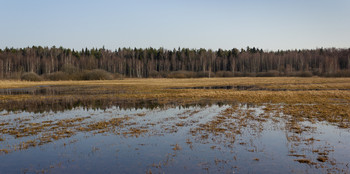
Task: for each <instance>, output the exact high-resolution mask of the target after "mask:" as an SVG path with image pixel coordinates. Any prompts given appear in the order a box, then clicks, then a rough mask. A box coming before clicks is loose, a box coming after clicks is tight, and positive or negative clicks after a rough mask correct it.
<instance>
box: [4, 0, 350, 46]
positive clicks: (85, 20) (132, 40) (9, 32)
mask: <svg viewBox="0 0 350 174" xmlns="http://www.w3.org/2000/svg"><path fill="white" fill-rule="evenodd" d="M0 2H1V6H0V14H1V15H2V16H4V19H3V25H2V27H1V28H0V38H1V42H0V48H1V49H4V48H5V47H14V48H23V47H28V46H29V47H32V46H33V45H34V46H43V47H46V46H47V47H52V46H56V47H60V46H62V47H64V48H71V49H76V50H81V49H82V48H93V47H94V48H101V47H103V46H104V47H105V48H106V49H110V50H114V49H117V48H123V47H130V48H135V47H136V48H149V47H153V48H160V47H163V48H165V49H168V50H172V49H174V48H175V49H177V48H178V47H181V48H194V49H199V48H205V49H212V50H217V49H219V48H221V49H226V50H227V49H232V48H238V49H241V48H246V47H247V46H249V47H256V48H260V49H263V50H269V51H276V50H294V49H316V48H322V47H323V48H332V47H335V48H349V47H350V30H349V28H350V18H349V16H350V10H349V9H350V1H347V0H335V1H328V0H318V1H316V0H310V1H307V2H306V1H301V0H294V1H292V0H284V1H277V0H268V1H264V2H261V1H258V0H251V1H243V2H242V1H229V0H221V1H208V0H204V1H199V0H192V1H184V0H180V1H160V0H151V1H140V0H132V1H111V0H103V1H82V0H77V1H74V2H73V1H67V0H63V1H56V0H53V1H44V0H33V1H24V0H13V1H0Z"/></svg>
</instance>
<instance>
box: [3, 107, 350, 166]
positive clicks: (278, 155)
mask: <svg viewBox="0 0 350 174" xmlns="http://www.w3.org/2000/svg"><path fill="white" fill-rule="evenodd" d="M280 107H283V106H280ZM0 129H1V130H0V133H1V134H0V138H1V141H0V149H1V151H0V173H37V172H45V173H46V172H47V173H151V172H152V173H163V172H164V173H219V172H220V173H349V172H350V169H349V167H350V166H349V165H350V164H349V163H350V130H349V129H340V128H338V127H337V126H334V125H332V124H330V123H327V122H310V121H308V120H296V119H295V118H293V117H291V116H288V115H284V114H283V113H281V112H280V111H279V110H274V111H271V110H269V109H268V107H267V106H265V105H261V106H249V105H244V104H236V105H222V106H219V105H207V106H190V107H181V106H171V107H162V108H159V107H155V108H153V109H133V108H131V109H122V108H119V107H110V108H108V109H87V108H83V107H77V108H73V109H71V110H66V111H61V112H42V113H33V112H25V111H15V112H8V111H2V112H0Z"/></svg>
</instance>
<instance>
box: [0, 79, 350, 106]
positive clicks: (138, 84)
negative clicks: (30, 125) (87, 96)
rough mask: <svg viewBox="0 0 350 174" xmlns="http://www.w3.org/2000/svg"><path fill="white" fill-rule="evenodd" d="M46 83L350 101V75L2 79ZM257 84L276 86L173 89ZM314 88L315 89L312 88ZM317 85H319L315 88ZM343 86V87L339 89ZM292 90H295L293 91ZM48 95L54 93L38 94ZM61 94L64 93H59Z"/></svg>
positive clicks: (171, 94)
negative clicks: (253, 88) (340, 76)
mask: <svg viewBox="0 0 350 174" xmlns="http://www.w3.org/2000/svg"><path fill="white" fill-rule="evenodd" d="M45 85H50V86H51V85H53V86H56V85H60V86H71V87H72V88H80V87H81V86H85V87H89V86H91V87H94V88H91V89H89V88H86V89H85V90H87V89H88V90H90V92H93V90H95V91H96V96H98V97H117V98H119V99H158V100H160V101H169V100H183V101H192V102H193V101H194V102H195V101H197V100H202V99H214V100H218V99H219V100H229V101H237V102H249V103H267V102H268V103H328V102H349V101H350V79H349V78H294V77H289V78H285V77H276V78H246V77H245V78H211V79H208V78H202V79H124V80H110V81H44V82H25V81H0V88H27V87H37V86H45ZM237 85H240V86H256V87H257V88H261V89H277V90H278V89H283V90H287V91H272V90H257V91H246V90H234V89H232V90H226V89H216V90H213V89H171V88H181V87H198V86H237ZM310 89H311V90H310ZM315 89H319V91H318V90H315ZM336 89H341V90H336ZM103 90H113V91H121V90H123V91H124V92H123V93H118V94H112V95H103V94H100V93H99V92H100V91H103ZM289 90H292V91H289ZM34 97H37V98H39V97H40V98H41V99H43V98H48V97H50V98H51V97H54V96H45V97H44V96H34ZM56 97H60V96H56ZM26 98H33V96H28V95H20V96H18V95H17V96H13V95H0V99H2V100H23V99H26Z"/></svg>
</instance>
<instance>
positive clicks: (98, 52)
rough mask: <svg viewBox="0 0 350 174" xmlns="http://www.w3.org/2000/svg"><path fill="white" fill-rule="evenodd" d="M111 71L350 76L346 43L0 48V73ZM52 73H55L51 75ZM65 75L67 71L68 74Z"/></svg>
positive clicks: (58, 76)
mask: <svg viewBox="0 0 350 174" xmlns="http://www.w3.org/2000/svg"><path fill="white" fill-rule="evenodd" d="M94 70H99V71H104V72H108V73H109V74H111V75H113V77H136V78H148V77H153V78H158V77H170V78H171V77H173V78H174V77H175V78H182V77H215V76H216V77H233V76H305V77H306V76H329V77H335V76H337V77H344V76H350V49H336V48H327V49H324V48H320V49H313V50H287V51H263V50H262V49H257V48H249V47H247V48H245V49H240V50H239V49H235V48H234V49H232V50H222V49H218V50H216V51H213V50H210V49H209V50H206V49H187V48H178V49H173V50H167V49H164V48H159V49H154V48H147V49H137V48H134V49H132V48H119V49H117V50H115V51H111V50H107V49H105V48H100V49H96V48H93V49H87V48H86V49H82V50H79V51H77V50H74V49H66V48H62V47H60V48H56V47H51V48H48V47H40V46H38V47H37V46H33V47H27V48H19V49H15V48H5V49H0V78H1V79H11V78H12V79H16V78H17V79H19V78H20V77H21V76H22V75H23V74H24V73H27V72H32V73H36V74H38V75H39V76H42V77H46V78H49V79H51V80H55V78H53V77H56V80H64V78H63V77H64V76H69V75H74V74H79V73H82V72H90V71H94ZM55 75H56V76H55ZM67 78H68V77H67Z"/></svg>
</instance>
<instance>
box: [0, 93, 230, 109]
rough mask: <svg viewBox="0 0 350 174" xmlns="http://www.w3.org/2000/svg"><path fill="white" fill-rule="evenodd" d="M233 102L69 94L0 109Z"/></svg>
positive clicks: (1, 104)
mask: <svg viewBox="0 0 350 174" xmlns="http://www.w3.org/2000/svg"><path fill="white" fill-rule="evenodd" d="M229 103H233V102H222V101H211V100H201V101H198V102H193V103H181V102H175V101H170V102H166V103H164V102H160V101H159V100H158V99H147V100H146V99H142V100H127V99H118V98H113V97H110V98H99V97H98V96H93V95H88V96H79V95H78V96H67V97H58V98H45V99H40V98H32V99H27V100H21V101H19V100H10V101H1V102H0V110H7V111H18V110H21V111H27V112H45V111H54V112H55V111H64V110H71V109H73V108H76V107H84V108H87V109H107V108H110V107H113V106H116V107H119V108H121V109H143V108H146V109H154V108H165V107H169V106H171V107H176V106H178V107H184V108H188V107H191V106H208V105H212V104H216V105H219V106H221V105H224V104H229Z"/></svg>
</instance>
